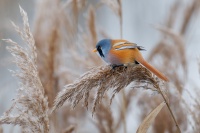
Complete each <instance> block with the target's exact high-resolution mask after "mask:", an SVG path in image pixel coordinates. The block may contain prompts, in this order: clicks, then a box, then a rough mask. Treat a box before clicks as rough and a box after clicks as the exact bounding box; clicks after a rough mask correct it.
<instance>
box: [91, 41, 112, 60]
mask: <svg viewBox="0 0 200 133" xmlns="http://www.w3.org/2000/svg"><path fill="white" fill-rule="evenodd" d="M111 46H112V45H111V39H103V40H101V41H99V42H98V43H97V45H96V48H95V49H94V50H93V52H98V53H99V55H100V56H101V58H106V56H107V54H108V53H109V51H110V49H111Z"/></svg>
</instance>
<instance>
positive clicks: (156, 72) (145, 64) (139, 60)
mask: <svg viewBox="0 0 200 133" xmlns="http://www.w3.org/2000/svg"><path fill="white" fill-rule="evenodd" d="M136 61H138V62H140V63H141V64H142V65H143V66H145V67H146V68H147V69H149V70H150V71H151V72H152V73H153V74H155V75H156V76H157V77H159V78H161V79H162V80H164V81H167V82H168V81H169V80H168V78H167V77H166V76H165V75H163V74H162V73H161V72H159V71H158V70H157V69H156V68H154V67H153V66H152V65H150V64H149V63H148V62H146V61H145V60H144V59H143V58H138V59H136Z"/></svg>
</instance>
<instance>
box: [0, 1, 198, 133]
mask: <svg viewBox="0 0 200 133" xmlns="http://www.w3.org/2000/svg"><path fill="white" fill-rule="evenodd" d="M199 4H200V2H199V0H192V1H191V2H190V5H188V6H184V7H182V6H181V1H178V0H177V1H175V2H174V5H173V6H172V9H171V10H170V11H169V16H167V17H166V20H165V22H166V23H165V24H164V25H162V26H160V25H155V29H157V30H158V31H159V32H160V34H161V37H160V41H159V42H158V43H157V44H156V45H155V47H154V48H153V50H152V51H151V53H150V55H149V56H148V57H149V58H148V61H149V62H151V63H152V64H154V65H155V66H156V68H158V69H159V70H161V71H162V72H163V73H166V75H167V76H168V77H169V79H170V82H169V83H164V82H163V81H160V80H159V79H158V78H157V77H155V76H154V75H153V74H152V73H151V72H150V71H149V70H147V69H146V68H145V67H143V66H142V65H136V66H128V67H118V68H116V69H115V70H113V69H112V68H111V67H110V66H109V65H102V64H103V62H102V61H101V60H100V58H99V57H98V56H96V55H94V54H93V53H92V52H91V49H92V48H94V47H95V45H96V42H97V41H98V40H99V37H100V36H103V37H109V36H110V35H108V34H107V33H106V32H105V30H104V31H103V30H102V29H101V28H100V26H98V25H97V23H96V12H97V10H100V9H101V7H102V6H106V7H107V8H110V9H111V10H112V11H113V13H114V15H116V16H117V17H118V18H119V24H120V25H119V27H118V28H120V36H121V38H122V37H123V34H122V33H123V32H122V31H123V26H122V24H123V21H122V20H123V19H122V18H123V8H122V7H123V6H122V5H123V1H121V0H114V1H106V0H101V1H98V2H94V3H92V4H90V3H89V1H87V0H68V1H55V0H43V1H38V2H37V7H36V8H37V11H36V17H35V21H34V28H33V32H31V30H30V27H29V23H28V15H27V14H26V12H25V11H24V10H23V9H22V8H21V7H20V13H21V16H22V18H23V28H20V27H18V26H17V25H15V23H14V22H12V25H13V27H14V29H15V30H16V31H17V33H18V34H19V35H20V37H21V38H22V40H23V41H24V43H25V44H26V45H21V44H18V43H17V42H14V41H13V40H11V39H4V41H6V42H8V43H9V44H10V46H7V49H8V51H9V52H10V53H11V54H12V55H13V60H14V63H15V64H16V65H17V67H18V68H19V70H15V71H11V72H12V74H13V75H14V76H16V77H17V78H18V79H19V81H20V83H19V88H18V90H17V94H16V98H15V99H14V100H13V104H12V105H11V107H10V108H9V109H8V110H7V111H6V112H5V113H4V114H3V115H2V116H1V117H0V124H13V125H18V126H20V128H21V132H23V133H25V132H38V133H55V132H61V133H74V132H85V131H84V130H85V129H84V126H85V125H90V126H92V127H93V129H91V130H90V129H87V130H86V131H87V132H88V131H89V132H100V133H118V132H124V133H127V132H128V130H127V125H128V124H129V122H130V121H129V120H128V117H129V116H130V114H132V113H134V112H131V111H130V108H131V107H132V104H133V103H134V102H136V104H135V106H136V107H134V108H136V109H137V110H141V114H140V116H139V117H140V121H139V122H138V123H140V124H139V125H138V128H137V131H136V130H135V131H136V132H137V133H146V132H147V131H150V132H155V133H165V132H170V133H171V132H194V133H198V132H199V130H200V126H199V123H200V121H199V118H200V114H199V113H198V112H199V111H198V110H199V109H200V106H199V105H200V103H199V101H198V100H197V99H198V94H199V87H196V88H193V90H194V92H195V93H196V94H197V95H193V93H191V92H190V91H188V90H187V89H185V86H186V84H187V82H188V80H189V77H188V73H189V70H188V69H189V68H188V63H189V61H188V59H187V52H186V51H187V48H186V45H187V44H186V43H185V39H186V38H187V35H188V34H189V33H190V32H191V31H190V26H191V21H192V20H193V19H194V16H195V14H197V13H198V12H199V9H200V7H199ZM178 16H181V17H180V18H181V20H179V23H180V25H179V28H178V29H177V30H174V29H175V28H176V25H177V21H178V20H177V19H176V18H177V17H178ZM80 20H82V21H84V22H85V23H84V24H83V23H80ZM102 31H103V32H102ZM156 60H160V62H159V64H156V63H155V62H156ZM172 61H173V62H172ZM199 62H200V61H199V60H198V61H197V63H198V65H199ZM177 69H179V71H177ZM199 69H200V65H199ZM138 90H140V91H138ZM148 91H150V93H151V94H153V96H152V95H149V93H148ZM184 93H187V95H189V99H190V100H191V101H192V103H193V104H192V106H190V105H189V103H188V99H186V98H185V97H184V96H183V95H184ZM117 99H118V100H117ZM132 121H136V119H135V118H133V119H132ZM83 123H84V124H83ZM82 125H83V126H82ZM149 127H151V128H150V129H149ZM190 127H192V128H190ZM93 130H94V131H93ZM3 132H4V130H3V128H2V127H1V125H0V133H3Z"/></svg>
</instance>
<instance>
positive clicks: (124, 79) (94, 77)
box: [53, 65, 158, 113]
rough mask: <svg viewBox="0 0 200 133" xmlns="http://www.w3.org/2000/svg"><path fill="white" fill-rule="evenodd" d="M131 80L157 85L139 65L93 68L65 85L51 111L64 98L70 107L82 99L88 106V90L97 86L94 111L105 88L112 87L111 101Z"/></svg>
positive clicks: (61, 103) (59, 104)
mask: <svg viewBox="0 0 200 133" xmlns="http://www.w3.org/2000/svg"><path fill="white" fill-rule="evenodd" d="M133 81H135V82H143V83H149V84H152V85H153V86H158V81H157V80H156V79H155V78H154V77H153V75H152V74H151V72H150V71H149V70H147V69H146V68H144V67H142V66H140V65H138V66H135V67H127V68H125V67H119V68H116V70H112V68H111V67H110V66H101V67H98V68H93V69H91V70H90V71H88V72H87V73H85V74H84V75H83V76H81V77H80V78H79V79H78V80H76V81H75V82H74V83H73V84H69V85H66V86H65V89H64V90H63V91H61V92H60V93H59V94H58V96H57V97H56V99H55V104H54V107H53V111H54V110H56V109H58V108H59V107H61V106H62V105H63V104H64V102H65V101H66V100H69V101H71V103H72V107H75V106H76V105H77V104H78V103H79V102H80V100H81V99H83V100H84V105H85V107H86V108H88V98H89V95H90V91H91V90H92V89H94V88H97V92H96V97H95V98H94V103H93V110H92V112H93V113H94V112H95V109H96V107H97V105H98V104H99V103H100V102H101V100H102V98H103V96H104V94H105V92H106V91H107V90H109V89H110V88H114V90H113V95H112V97H111V101H112V99H113V98H114V96H115V94H116V93H117V92H119V91H120V90H121V89H122V88H125V87H127V86H128V85H129V84H130V83H131V82H133Z"/></svg>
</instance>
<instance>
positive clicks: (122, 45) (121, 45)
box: [113, 42, 145, 50]
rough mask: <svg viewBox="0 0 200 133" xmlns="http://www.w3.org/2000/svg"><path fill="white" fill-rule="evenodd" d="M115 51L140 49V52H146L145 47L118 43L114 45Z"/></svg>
mask: <svg viewBox="0 0 200 133" xmlns="http://www.w3.org/2000/svg"><path fill="white" fill-rule="evenodd" d="M113 48H114V49H115V50H123V49H134V48H138V49H139V50H145V49H144V48H143V47H141V46H138V45H137V44H136V43H132V42H118V43H115V44H114V45H113Z"/></svg>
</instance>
